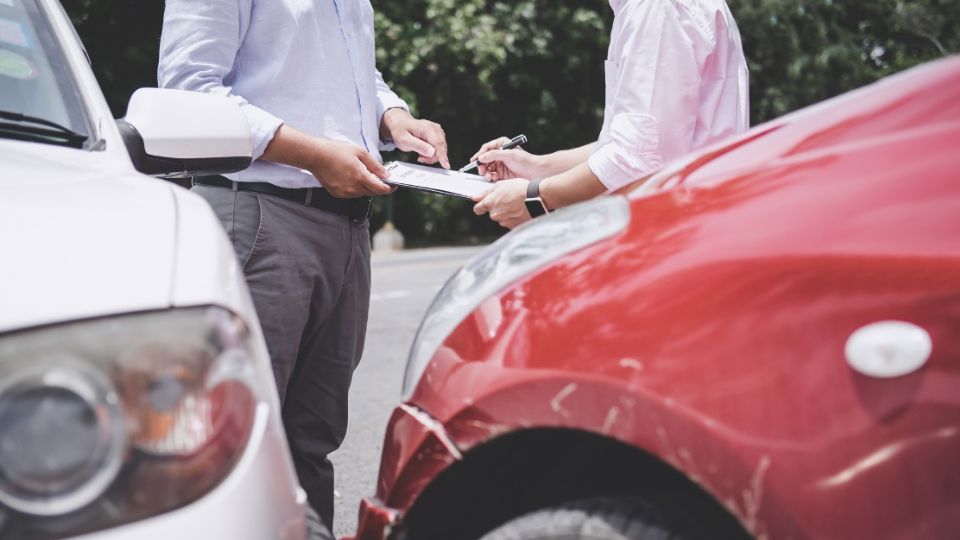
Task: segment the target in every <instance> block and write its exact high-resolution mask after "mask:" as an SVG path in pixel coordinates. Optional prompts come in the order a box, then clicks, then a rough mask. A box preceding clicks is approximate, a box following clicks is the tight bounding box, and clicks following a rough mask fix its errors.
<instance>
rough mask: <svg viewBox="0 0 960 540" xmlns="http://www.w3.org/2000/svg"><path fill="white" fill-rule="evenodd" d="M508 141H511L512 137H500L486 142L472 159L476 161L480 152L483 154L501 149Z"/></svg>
mask: <svg viewBox="0 0 960 540" xmlns="http://www.w3.org/2000/svg"><path fill="white" fill-rule="evenodd" d="M508 142H510V139H508V138H506V137H500V138H499V139H494V140H492V141H490V142H488V143H484V144H483V146H481V147H480V150H479V151H478V152H477V153H476V154H474V155H473V157H471V158H470V161H476V160H477V158H478V157H479V156H480V154H483V153H484V152H489V151H491V150H499V149H501V148H503V145H505V144H507V143H508Z"/></svg>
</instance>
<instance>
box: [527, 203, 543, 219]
mask: <svg viewBox="0 0 960 540" xmlns="http://www.w3.org/2000/svg"><path fill="white" fill-rule="evenodd" d="M527 212H530V216H531V217H540V216H542V215H544V214H546V213H547V209H546V208H544V207H543V202H541V201H540V199H527Z"/></svg>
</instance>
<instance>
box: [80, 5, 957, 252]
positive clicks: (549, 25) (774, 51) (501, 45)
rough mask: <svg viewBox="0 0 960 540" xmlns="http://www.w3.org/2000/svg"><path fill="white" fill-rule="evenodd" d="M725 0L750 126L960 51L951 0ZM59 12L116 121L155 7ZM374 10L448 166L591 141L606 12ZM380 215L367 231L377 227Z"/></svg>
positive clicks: (383, 45) (412, 205) (439, 232)
mask: <svg viewBox="0 0 960 540" xmlns="http://www.w3.org/2000/svg"><path fill="white" fill-rule="evenodd" d="M198 1H201V0H198ZM318 1H319V0H318ZM646 1H665V0H646ZM728 1H729V3H730V7H731V9H732V10H733V13H734V16H735V17H736V18H737V22H738V24H739V27H740V31H741V35H742V37H743V41H744V47H745V50H746V53H747V57H748V61H749V64H750V69H751V101H752V117H753V122H754V123H760V122H763V121H766V120H769V119H771V118H774V117H777V116H780V115H782V114H784V113H787V112H789V111H792V110H795V109H797V108H799V107H803V106H805V105H809V104H812V103H815V102H817V101H820V100H823V99H825V98H828V97H831V96H834V95H837V94H840V93H842V92H845V91H847V90H850V89H853V88H856V87H859V86H862V85H864V84H868V83H870V82H873V81H875V80H877V79H879V78H881V77H884V76H886V75H889V74H891V73H894V72H897V71H900V70H902V69H906V68H908V67H911V66H914V65H917V64H919V63H922V62H925V61H928V60H932V59H935V58H938V57H941V56H943V55H944V54H948V53H951V52H957V51H960V2H957V1H956V0H728ZM64 4H65V7H66V8H67V10H68V12H70V13H71V15H72V17H73V19H74V22H75V23H76V25H77V28H78V30H79V32H80V34H81V37H82V38H83V40H84V42H85V43H86V44H87V47H88V50H89V53H90V56H91V58H92V60H93V64H94V68H95V70H96V71H97V74H98V76H99V77H100V81H101V83H102V85H103V87H104V89H105V92H106V93H107V97H108V99H109V100H110V103H111V105H112V107H113V108H114V111H115V112H116V113H117V114H118V115H120V114H122V113H123V110H124V109H125V107H126V100H127V99H128V97H129V95H130V93H131V92H132V90H133V89H135V88H137V87H140V86H153V85H155V84H156V80H155V73H156V71H155V70H156V59H157V45H158V41H159V35H160V23H161V17H162V9H163V6H162V4H161V3H160V2H131V1H129V0H65V1H64ZM373 4H374V8H375V10H376V17H377V19H376V23H377V40H378V41H377V45H378V47H377V60H378V65H379V67H380V69H381V71H383V73H384V77H385V78H386V80H387V81H388V82H389V83H390V84H391V85H392V86H393V88H394V89H395V90H396V91H397V92H398V93H399V94H400V95H401V96H402V97H404V98H405V99H407V100H408V102H409V103H410V104H411V105H412V107H413V109H414V111H415V112H416V113H417V114H418V115H420V116H422V117H425V118H430V119H432V120H434V121H436V122H439V123H441V124H442V125H443V126H444V129H445V130H446V132H447V135H448V139H449V140H450V149H451V159H452V161H454V162H455V163H457V164H459V163H464V162H466V160H467V159H468V158H469V157H470V156H471V155H472V153H473V151H475V150H476V148H478V147H479V145H480V144H481V143H483V142H485V141H487V140H489V139H492V138H494V137H497V136H500V135H507V136H512V135H515V134H517V133H521V132H523V133H526V134H527V135H528V136H529V137H530V140H531V143H530V145H529V149H530V150H532V151H534V152H538V151H539V152H545V151H550V150H554V149H558V148H564V147H572V146H576V145H580V144H583V143H586V142H589V141H590V140H593V139H595V138H596V136H597V134H598V132H599V129H600V125H601V123H602V114H603V95H604V89H603V60H604V58H605V57H606V48H607V44H608V39H609V38H608V34H609V28H610V23H611V20H612V13H611V10H610V7H609V5H608V4H607V2H606V1H604V0H564V1H562V2H561V1H559V0H514V1H505V0H504V1H501V0H373ZM391 157H395V158H403V157H404V156H391ZM393 197H394V199H395V207H396V212H395V222H396V223H397V226H398V227H399V228H400V229H401V230H402V231H403V232H404V233H405V234H406V235H407V237H408V238H409V239H411V240H413V242H414V243H449V242H461V241H464V240H467V241H469V240H475V239H479V238H484V237H489V236H493V235H496V234H498V233H499V229H498V228H497V227H496V226H494V225H493V224H491V223H490V222H489V220H486V219H480V218H477V217H475V216H473V214H472V212H471V210H470V207H471V205H470V203H469V202H467V201H457V200H451V199H446V198H441V197H436V196H432V195H426V194H417V193H412V192H405V191H401V192H398V193H397V194H395V195H394V196H393ZM382 205H383V201H380V203H379V205H378V206H379V207H380V209H379V211H378V214H377V218H376V220H375V221H376V222H382V221H383V219H384V216H383V208H382Z"/></svg>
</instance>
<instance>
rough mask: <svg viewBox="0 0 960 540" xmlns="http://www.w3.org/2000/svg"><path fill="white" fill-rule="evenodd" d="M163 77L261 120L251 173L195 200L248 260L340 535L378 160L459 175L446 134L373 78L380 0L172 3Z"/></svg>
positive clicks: (293, 435) (316, 499) (298, 446)
mask: <svg viewBox="0 0 960 540" xmlns="http://www.w3.org/2000/svg"><path fill="white" fill-rule="evenodd" d="M158 79H159V83H160V86H162V87H167V88H180V89H185V90H194V91H200V92H209V93H214V94H221V95H225V96H229V97H231V98H232V99H234V100H235V101H236V102H237V103H238V104H240V106H241V108H242V110H243V112H244V113H245V115H246V117H247V120H248V122H249V124H250V129H251V134H252V137H253V141H254V153H255V158H257V160H256V161H255V162H254V163H253V165H252V166H251V167H250V168H249V169H247V170H246V171H243V172H241V173H238V174H234V175H230V176H229V177H204V178H195V179H194V188H193V189H194V191H196V192H197V193H199V194H200V195H201V196H203V197H204V198H205V199H207V201H208V202H209V203H210V205H211V207H212V208H213V209H214V211H215V212H216V213H217V215H218V216H219V217H220V219H221V221H222V222H223V224H224V227H225V228H226V230H227V233H228V235H229V237H230V239H231V241H232V242H233V246H234V249H235V250H236V252H237V255H238V256H239V258H240V261H241V262H242V264H243V269H244V273H245V274H246V278H247V282H248V284H249V286H250V291H251V293H252V296H253V300H254V304H255V305H256V308H257V313H258V316H259V318H260V321H261V324H262V326H263V330H264V335H265V337H266V340H267V346H268V349H269V351H270V356H271V360H272V363H273V368H274V375H275V377H276V382H277V388H278V390H279V393H280V397H281V402H282V404H283V420H284V426H285V428H286V431H287V436H288V438H289V441H290V448H291V452H292V454H293V459H294V464H295V466H296V468H297V473H298V476H299V477H300V482H301V483H302V484H303V486H304V489H305V490H306V491H307V494H308V498H309V501H310V503H311V505H312V506H313V507H314V508H315V509H316V510H317V511H318V513H319V514H320V516H321V518H322V519H323V521H324V522H325V523H326V524H327V526H329V527H331V528H332V526H333V486H334V484H333V466H332V465H331V463H330V461H329V460H328V459H327V456H328V455H329V454H330V453H331V452H333V451H334V450H336V449H337V447H339V445H340V443H341V442H342V440H343V437H344V435H345V433H346V427H347V391H348V389H349V386H350V381H351V377H352V375H353V371H354V369H355V368H356V366H357V363H358V362H359V360H360V356H361V353H362V351H363V341H364V334H365V332H366V324H367V311H368V309H369V296H370V239H369V230H368V223H367V218H368V216H369V211H370V206H371V202H372V200H371V198H370V197H371V196H376V195H384V194H387V193H390V192H391V188H390V187H389V186H387V185H386V184H384V183H383V181H382V180H383V179H384V178H386V172H385V171H384V168H383V165H382V164H381V158H380V150H386V149H391V148H393V147H394V145H395V146H396V147H399V148H400V149H401V150H404V151H414V152H417V153H418V154H419V155H420V161H421V162H423V163H438V162H439V163H440V164H441V165H443V166H444V167H448V168H449V163H448V159H447V146H446V138H445V136H444V133H443V130H442V129H440V126H438V125H436V124H434V123H432V122H428V121H425V120H417V119H414V118H413V117H411V116H410V114H409V112H408V109H407V106H406V104H405V103H404V102H403V101H402V100H401V99H400V98H398V97H397V96H396V95H395V94H394V93H393V92H391V91H390V89H389V88H388V87H387V85H386V84H385V83H384V81H383V78H382V77H381V76H380V73H379V72H378V71H377V69H376V66H375V48H374V30H373V8H372V7H371V5H370V2H369V0H167V2H166V11H165V13H164V24H163V36H162V38H161V43H160V64H159V69H158Z"/></svg>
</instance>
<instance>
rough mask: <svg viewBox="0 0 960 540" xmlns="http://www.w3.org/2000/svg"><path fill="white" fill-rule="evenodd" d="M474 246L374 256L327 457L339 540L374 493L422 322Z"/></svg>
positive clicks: (346, 533)
mask: <svg viewBox="0 0 960 540" xmlns="http://www.w3.org/2000/svg"><path fill="white" fill-rule="evenodd" d="M477 251H479V249H478V248H444V249H428V250H417V251H408V252H401V253H397V254H389V255H382V256H381V255H378V254H374V257H373V290H372V293H371V298H370V321H369V324H368V327H367V342H366V347H365V350H364V354H363V360H362V361H361V363H360V367H359V368H358V369H357V372H356V375H355V376H354V379H353V387H352V389H351V391H350V427H349V429H348V431H347V438H346V440H345V441H344V443H343V446H342V447H341V448H340V450H338V451H337V452H336V453H334V454H333V455H332V456H331V459H332V461H333V463H334V466H335V468H336V475H337V476H336V489H337V493H338V497H337V499H336V503H335V504H336V506H335V511H336V517H335V518H334V533H335V535H336V536H337V537H338V538H339V537H341V536H344V535H348V534H353V533H354V532H355V530H356V526H357V509H358V508H359V504H360V499H361V498H362V497H366V496H369V495H372V494H373V493H374V490H375V487H376V480H377V472H378V470H379V467H380V451H381V449H382V448H383V435H384V430H385V429H386V425H387V421H388V420H389V419H390V414H391V412H393V408H394V407H395V406H396V405H397V403H399V401H400V385H401V382H402V379H403V370H404V367H405V365H406V360H407V353H408V352H409V351H410V344H411V342H412V341H413V336H414V334H415V333H416V331H417V327H418V326H419V324H420V319H421V318H422V317H423V314H424V312H425V311H426V310H427V308H428V307H429V306H430V302H431V301H432V300H433V297H434V296H435V295H436V293H437V291H439V290H440V287H442V286H443V284H444V283H445V282H446V281H447V278H449V277H450V276H451V275H452V274H453V273H454V272H455V271H456V270H457V269H458V268H460V267H461V266H462V265H463V263H465V262H466V261H467V260H468V259H469V258H470V257H471V256H472V255H473V254H475V253H476V252H477Z"/></svg>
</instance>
